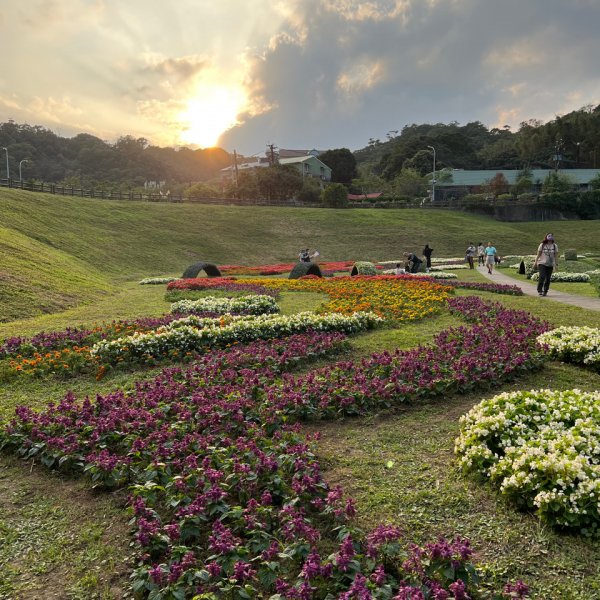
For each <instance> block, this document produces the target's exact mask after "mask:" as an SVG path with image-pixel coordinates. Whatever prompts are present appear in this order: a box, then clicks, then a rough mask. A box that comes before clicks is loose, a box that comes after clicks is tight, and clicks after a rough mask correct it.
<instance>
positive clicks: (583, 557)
mask: <svg viewBox="0 0 600 600" xmlns="http://www.w3.org/2000/svg"><path fill="white" fill-rule="evenodd" d="M482 360H485V356H483V357H482ZM575 385H576V386H578V387H579V388H581V389H587V390H594V389H598V386H599V385H600V377H599V376H598V375H594V374H592V373H590V372H582V371H581V370H580V369H577V368H575V367H570V366H565V365H558V364H549V365H547V367H546V368H545V369H544V370H542V371H540V372H538V373H533V374H530V375H529V376H527V377H525V378H521V379H519V380H518V381H516V382H513V383H511V384H506V385H503V386H501V387H500V386H499V387H498V388H497V389H496V390H494V391H493V392H489V393H488V394H470V395H468V396H462V397H450V398H444V399H440V400H437V401H435V402H430V403H426V404H420V405H418V406H408V407H401V408H399V409H397V410H396V411H393V412H387V413H381V414H379V415H373V416H370V417H368V418H364V419H351V420H346V421H345V422H342V423H326V424H319V426H318V429H319V431H320V432H321V435H322V437H321V440H320V442H319V451H318V454H319V457H320V459H321V461H322V464H323V465H324V474H325V477H326V478H327V479H328V480H329V481H330V482H332V483H337V484H341V485H342V486H343V487H344V488H345V489H346V491H347V492H348V493H349V494H350V495H352V496H353V497H354V498H355V499H356V500H357V501H358V514H359V524H360V525H361V526H362V527H364V528H365V529H369V528H370V527H372V526H374V525H375V524H377V523H378V522H386V523H393V524H394V525H396V526H399V527H400V528H401V529H402V531H403V537H404V539H405V541H406V543H408V542H410V541H413V540H414V541H416V542H417V543H425V542H427V541H430V540H432V539H436V538H437V537H438V536H446V537H454V536H456V535H460V536H464V537H467V538H469V539H470V540H471V541H472V545H473V548H474V549H475V552H476V555H475V560H476V562H477V564H478V565H479V567H480V569H481V571H482V572H483V574H484V576H485V583H486V585H487V586H489V587H490V588H492V589H499V588H501V587H502V585H503V583H504V582H506V581H507V580H508V579H511V580H514V579H518V578H521V579H523V580H524V581H526V582H527V583H528V584H530V585H531V588H532V597H533V598H538V599H539V598H543V599H547V600H555V599H559V598H560V599H563V598H572V599H574V598H577V599H584V598H585V599H588V598H597V597H600V574H599V572H598V569H597V564H598V561H599V560H600V545H599V544H598V542H597V540H592V539H589V538H584V537H582V536H577V535H570V534H565V533H561V532H559V531H556V530H553V529H551V528H549V527H546V526H544V525H543V524H541V523H540V521H539V520H538V519H537V517H536V516H535V515H532V514H529V513H522V512H519V511H518V510H517V509H516V508H515V507H514V506H513V505H511V504H509V503H507V502H506V501H505V500H504V499H503V498H502V496H501V495H500V493H499V492H498V491H497V490H495V489H492V488H491V487H490V486H489V485H487V484H486V483H484V482H481V481H478V480H475V479H473V478H470V477H465V476H463V475H462V474H461V473H460V472H459V470H458V469H457V467H456V461H455V458H454V454H453V446H454V439H455V438H456V436H457V435H458V418H459V417H460V415H462V414H464V413H465V412H466V411H467V410H469V409H470V408H471V407H472V406H473V405H474V404H476V403H477V402H479V401H480V400H481V399H482V398H483V397H487V396H489V395H491V394H492V393H497V392H499V391H507V390H513V389H533V388H541V387H548V386H551V387H553V388H559V389H562V388H572V387H574V386H575ZM390 461H391V462H390ZM390 465H391V466H390Z"/></svg>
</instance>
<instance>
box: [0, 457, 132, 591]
mask: <svg viewBox="0 0 600 600" xmlns="http://www.w3.org/2000/svg"><path fill="white" fill-rule="evenodd" d="M0 537H1V538H2V540H3V543H2V544H0V599H3V600H4V599H9V598H10V599H11V600H13V599H14V600H21V599H22V600H25V599H26V600H38V599H39V600H46V599H49V598H70V599H79V598H81V599H84V598H86V599H88V598H89V599H95V598H102V599H105V600H106V599H109V598H110V599H113V598H114V599H115V600H116V599H117V598H126V597H127V588H128V575H129V572H130V569H131V562H130V559H129V557H128V556H129V540H130V532H129V526H128V524H127V513H126V510H125V494H124V493H123V492H118V493H112V494H109V493H103V492H98V491H95V490H92V489H89V488H87V487H85V486H84V485H83V484H82V483H81V482H78V481H73V480H70V479H68V478H66V477H61V476H58V475H56V474H55V473H49V472H48V471H46V470H44V469H42V468H40V467H38V466H37V465H33V464H31V463H24V462H23V461H20V460H18V459H15V458H12V457H7V456H2V457H0ZM128 563H129V564H128Z"/></svg>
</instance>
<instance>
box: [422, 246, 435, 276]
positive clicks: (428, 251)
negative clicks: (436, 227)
mask: <svg viewBox="0 0 600 600" xmlns="http://www.w3.org/2000/svg"><path fill="white" fill-rule="evenodd" d="M432 254H433V248H430V247H429V244H425V248H423V256H424V257H425V260H426V263H425V267H426V269H427V272H428V273H429V269H431V255H432Z"/></svg>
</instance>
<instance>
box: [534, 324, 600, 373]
mask: <svg viewBox="0 0 600 600" xmlns="http://www.w3.org/2000/svg"><path fill="white" fill-rule="evenodd" d="M537 341H538V343H539V344H540V345H542V346H545V348H546V349H547V351H548V353H549V354H550V356H552V357H553V358H557V359H559V360H562V361H565V362H572V363H575V364H584V365H586V366H588V367H592V368H594V369H600V329H596V328H594V327H566V326H565V327H558V328H556V329H552V331H547V332H546V333H542V335H540V336H538V338H537Z"/></svg>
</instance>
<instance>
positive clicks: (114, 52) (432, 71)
mask: <svg viewBox="0 0 600 600" xmlns="http://www.w3.org/2000/svg"><path fill="white" fill-rule="evenodd" d="M599 25H600V0H569V1H568V2H566V1H565V0H562V1H558V0H501V1H499V0H285V1H284V0H281V1H280V0H177V1H176V2H175V1H173V2H165V1H164V0H19V1H17V0H0V44H1V46H0V47H1V52H2V54H1V56H2V61H1V63H0V65H1V69H0V121H7V120H8V119H13V120H15V121H16V122H18V123H29V124H31V125H43V126H45V127H48V128H49V129H51V130H52V131H54V132H56V133H58V134H59V135H62V136H71V135H74V134H76V133H80V132H86V133H91V134H93V135H96V136H98V137H100V138H101V139H103V140H106V141H109V142H113V141H115V140H116V139H117V138H118V137H119V136H121V135H126V134H130V135H134V136H135V137H145V138H147V139H148V140H149V141H150V142H151V143H153V144H156V145H160V146H167V145H174V146H180V145H190V146H198V147H207V146H212V145H219V146H221V147H223V148H225V149H226V150H229V151H232V150H233V149H236V150H237V151H238V152H241V153H244V154H246V155H250V154H254V153H259V152H264V149H265V146H266V144H268V143H273V144H275V145H277V146H279V147H281V148H306V149H309V148H319V149H328V148H339V147H348V148H350V149H352V150H356V149H358V148H362V147H364V146H366V145H367V143H368V141H369V138H371V137H374V138H381V139H382V140H383V139H385V137H386V134H387V133H388V132H389V131H391V130H399V129H401V128H402V127H403V126H404V125H407V124H411V123H433V122H441V123H448V122H451V121H457V122H459V123H461V124H464V123H467V122H469V121H475V120H479V121H482V122H483V123H484V124H485V125H486V126H488V127H494V126H499V127H502V126H504V125H510V126H511V127H512V128H513V130H514V129H517V128H518V126H519V123H520V122H521V121H524V120H528V119H532V118H535V119H540V120H542V121H544V122H545V121H548V120H550V119H553V118H554V117H555V116H556V115H559V114H564V113H566V112H569V111H571V110H575V109H578V108H581V107H582V106H585V105H587V104H594V105H595V104H599V103H600V67H599V66H598V57H599V56H600V35H599V34H598V26H599Z"/></svg>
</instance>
